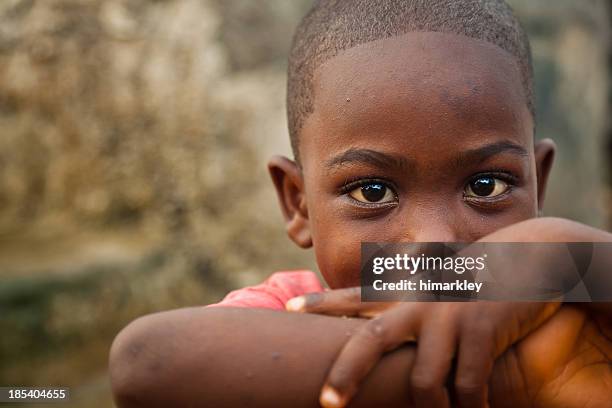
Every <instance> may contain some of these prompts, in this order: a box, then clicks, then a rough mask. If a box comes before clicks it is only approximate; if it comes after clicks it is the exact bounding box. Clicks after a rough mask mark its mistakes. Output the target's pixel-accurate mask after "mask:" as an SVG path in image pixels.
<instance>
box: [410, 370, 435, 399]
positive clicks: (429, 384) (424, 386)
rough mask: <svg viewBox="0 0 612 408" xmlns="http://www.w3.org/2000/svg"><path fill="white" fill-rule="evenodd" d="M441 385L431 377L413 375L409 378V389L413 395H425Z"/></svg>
mask: <svg viewBox="0 0 612 408" xmlns="http://www.w3.org/2000/svg"><path fill="white" fill-rule="evenodd" d="M440 386H441V384H440V383H439V381H437V380H436V379H435V378H434V377H433V376H430V375H425V374H413V375H412V376H411V377H410V387H411V388H412V390H413V391H414V392H415V393H419V394H427V393H431V392H432V391H434V390H435V389H436V388H438V387H440Z"/></svg>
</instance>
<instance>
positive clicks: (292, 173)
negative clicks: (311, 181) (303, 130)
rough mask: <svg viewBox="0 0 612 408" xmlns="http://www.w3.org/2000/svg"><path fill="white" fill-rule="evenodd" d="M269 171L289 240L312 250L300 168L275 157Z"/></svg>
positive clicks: (270, 162)
mask: <svg viewBox="0 0 612 408" xmlns="http://www.w3.org/2000/svg"><path fill="white" fill-rule="evenodd" d="M268 171H269V172H270V177H272V182H273V183H274V187H275V188H276V194H277V195H278V201H279V204H280V207H281V211H282V213H283V217H284V218H285V224H286V228H287V234H288V235H289V238H291V240H292V241H293V242H295V243H296V244H297V245H298V246H300V247H302V248H310V247H311V246H312V236H311V234H310V226H309V222H308V208H307V206H306V196H305V194H304V179H303V177H302V172H301V170H300V168H299V167H298V165H297V164H296V163H295V162H294V161H292V160H289V159H287V158H286V157H282V156H273V157H272V158H271V159H270V161H269V162H268Z"/></svg>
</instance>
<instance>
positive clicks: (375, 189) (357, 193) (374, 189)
mask: <svg viewBox="0 0 612 408" xmlns="http://www.w3.org/2000/svg"><path fill="white" fill-rule="evenodd" d="M348 194H349V196H351V198H353V199H355V200H357V201H359V202H361V203H367V204H385V203H392V202H394V201H396V197H395V194H394V193H393V191H392V190H391V189H390V188H389V187H388V186H386V185H385V184H383V183H380V182H369V183H365V184H362V185H361V186H359V187H357V188H355V189H353V190H351V191H350V192H349V193H348Z"/></svg>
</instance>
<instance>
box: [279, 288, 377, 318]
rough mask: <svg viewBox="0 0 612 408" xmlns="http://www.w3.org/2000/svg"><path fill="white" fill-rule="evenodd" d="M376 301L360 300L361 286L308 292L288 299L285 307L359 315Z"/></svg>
mask: <svg viewBox="0 0 612 408" xmlns="http://www.w3.org/2000/svg"><path fill="white" fill-rule="evenodd" d="M373 303H376V304H378V302H367V303H362V302H361V288H360V287H353V288H346V289H337V290H330V291H329V292H320V293H310V294H307V295H303V296H298V297H296V298H293V299H289V301H288V302H287V304H286V309H287V310H288V311H291V312H302V313H318V314H326V315H330V316H361V315H362V314H363V315H367V314H368V313H367V311H368V310H370V309H374V308H375V307H376V304H373Z"/></svg>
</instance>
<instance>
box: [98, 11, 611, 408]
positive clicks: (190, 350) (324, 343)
mask: <svg viewBox="0 0 612 408" xmlns="http://www.w3.org/2000/svg"><path fill="white" fill-rule="evenodd" d="M532 80H533V74H532V68H531V60H530V51H529V44H528V41H527V38H526V36H525V34H524V32H523V30H522V28H521V27H520V25H519V23H518V22H517V20H516V19H515V17H514V16H513V15H512V13H511V11H510V9H509V7H508V6H507V5H506V4H505V3H504V2H503V1H502V0H498V1H497V0H495V1H494V0H429V1H425V0H403V1H400V0H396V1H392V0H376V1H373V0H353V1H348V0H336V1H334V0H321V1H319V2H317V3H316V4H315V5H314V7H313V9H312V10H311V12H310V13H309V14H308V15H307V16H306V17H305V19H304V20H303V22H302V23H301V25H300V27H299V28H298V30H297V33H296V35H295V38H294V43H293V48H292V53H291V57H290V61H289V80H288V93H287V109H288V118H289V130H290V135H291V141H292V146H293V150H294V154H295V161H291V160H289V159H286V158H282V157H274V158H273V159H272V160H271V161H270V163H269V169H270V173H271V175H272V179H273V181H274V184H275V186H276V189H277V192H278V196H279V201H280V204H281V208H282V211H283V214H284V217H285V220H286V224H287V232H288V235H289V237H290V238H291V239H292V240H293V241H294V242H295V243H296V244H297V245H299V246H301V247H303V248H309V247H313V248H314V250H315V254H316V259H317V263H318V266H319V268H320V271H321V273H322V275H323V277H324V278H325V280H326V282H327V284H328V285H329V286H330V288H331V289H332V290H330V291H327V292H323V288H322V285H321V283H320V282H318V280H317V279H316V276H315V275H314V274H313V273H312V272H308V271H297V272H287V273H277V274H274V275H273V276H272V277H271V278H270V279H268V280H267V281H266V282H265V283H263V284H262V285H259V286H257V287H253V288H246V289H242V290H239V291H236V292H233V293H231V294H230V295H228V296H227V297H226V298H225V299H224V300H223V301H222V302H221V303H220V304H218V305H215V306H217V307H208V308H190V309H181V310H176V311H169V312H164V313H159V314H155V315H151V316H147V317H144V318H141V319H138V320H137V321H135V322H133V323H132V324H130V325H129V326H128V327H127V328H126V329H124V330H123V331H122V332H121V334H120V335H119V336H118V337H117V339H116V340H115V342H114V344H113V348H112V352H111V366H110V372H111V380H112V385H113V391H114V393H115V398H116V401H117V404H118V405H119V406H120V407H132V406H146V407H153V406H165V407H166V406H173V407H181V406H216V407H218V406H295V407H302V406H303V407H312V406H316V405H317V400H319V402H320V403H321V404H322V405H324V406H330V407H332V406H334V407H335V406H344V405H346V404H347V403H349V402H350V403H351V404H354V406H384V407H387V406H407V405H408V406H418V407H448V406H451V405H452V406H456V405H457V406H460V407H485V406H491V407H506V406H507V407H521V406H529V407H576V408H578V407H611V406H612V402H611V401H612V368H611V367H612V364H611V362H612V323H611V322H612V319H611V316H612V313H611V308H610V307H609V305H608V304H584V305H578V304H561V303H559V302H549V303H546V302H542V303H504V302H477V303H459V304H458V303H361V302H360V299H359V291H358V289H355V287H357V286H358V285H359V282H360V280H359V270H360V265H359V262H360V243H361V242H364V241H368V242H432V241H450V242H455V241H462V242H473V241H477V240H483V241H499V242H512V241H519V242H523V241H525V242H547V241H552V242H555V241H557V242H576V241H587V242H590V241H611V240H612V236H611V235H610V234H609V233H607V232H604V231H600V230H596V229H593V228H590V227H587V226H584V225H580V224H577V223H574V222H571V221H567V220H562V219H554V218H537V216H538V211H539V210H540V209H541V207H542V202H543V199H544V191H545V187H546V181H547V177H548V174H549V171H550V168H551V165H552V161H553V155H554V144H553V143H552V142H551V141H550V140H542V141H539V142H535V141H534V127H535V125H534V108H533V106H534V104H533V93H532ZM546 268H547V264H546V262H544V261H542V262H541V263H537V264H534V265H533V270H534V271H535V272H534V273H538V271H543V270H546ZM312 292H314V294H312ZM308 293H311V294H310V295H307V294H308ZM237 306H241V307H237ZM285 308H286V309H288V310H290V311H296V312H313V313H286V312H284V310H285ZM279 311H280V312H279ZM314 313H317V314H314ZM323 314H326V315H329V316H324V315H323ZM343 315H352V316H356V317H361V318H356V319H342V318H339V317H334V316H343ZM414 340H416V345H415V343H414ZM321 389H322V392H320V390H321Z"/></svg>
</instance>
